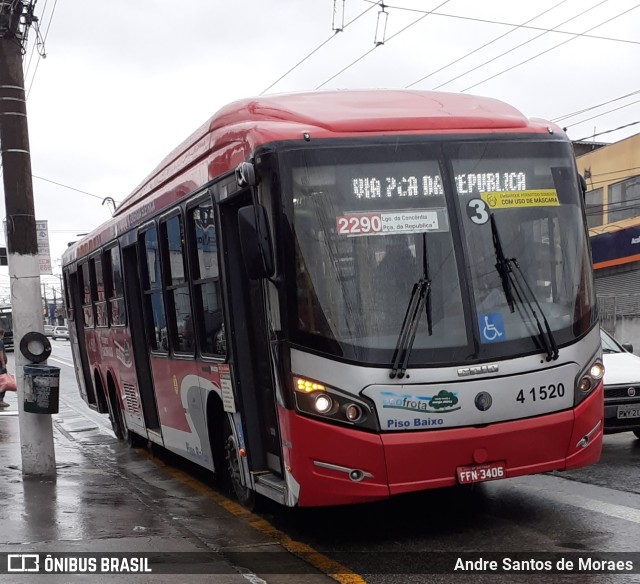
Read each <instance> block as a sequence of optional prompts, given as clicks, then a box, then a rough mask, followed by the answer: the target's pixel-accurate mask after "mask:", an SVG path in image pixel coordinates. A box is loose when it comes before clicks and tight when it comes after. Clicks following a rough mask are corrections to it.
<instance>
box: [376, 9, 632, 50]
mask: <svg viewBox="0 0 640 584" xmlns="http://www.w3.org/2000/svg"><path fill="white" fill-rule="evenodd" d="M363 1H364V2H372V3H374V0H363ZM375 3H376V4H377V2H375ZM384 6H385V8H390V9H392V10H401V11H406V12H417V13H420V14H425V13H426V12H427V11H426V10H419V9H417V8H405V7H403V6H393V5H390V4H385V5H384ZM429 14H432V15H433V16H442V17H444V18H454V19H457V20H468V21H471V22H480V23H482V24H497V25H500V26H511V27H517V28H523V29H526V30H537V31H547V32H553V33H554V34H564V35H571V36H574V37H584V38H588V39H597V40H601V41H612V42H616V43H627V44H631V45H640V41H633V40H631V39H621V38H615V37H607V36H601V35H596V34H585V33H582V32H571V31H568V30H558V29H550V28H544V27H541V26H527V25H524V24H517V23H515V22H504V21H501V20H489V19H486V18H475V17H473V16H461V15H459V14H447V13H445V12H435V11H434V12H430V13H429Z"/></svg>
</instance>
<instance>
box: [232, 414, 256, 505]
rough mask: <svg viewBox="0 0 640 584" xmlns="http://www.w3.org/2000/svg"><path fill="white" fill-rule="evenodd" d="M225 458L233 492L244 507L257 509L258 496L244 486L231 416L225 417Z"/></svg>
mask: <svg viewBox="0 0 640 584" xmlns="http://www.w3.org/2000/svg"><path fill="white" fill-rule="evenodd" d="M224 458H225V463H226V470H227V476H228V479H229V482H230V483H231V486H232V488H233V492H234V494H235V496H236V498H237V499H238V501H239V502H240V504H241V505H242V506H243V507H246V508H247V509H249V510H250V511H251V510H253V509H254V508H255V505H256V494H255V492H254V491H252V490H251V489H250V488H249V487H246V486H245V485H243V484H242V474H241V470H240V465H241V464H242V463H241V461H240V454H239V449H238V443H237V441H236V436H235V434H234V432H233V429H232V427H231V422H230V421H229V416H225V417H224Z"/></svg>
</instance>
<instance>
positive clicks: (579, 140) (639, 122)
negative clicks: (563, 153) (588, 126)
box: [573, 121, 640, 142]
mask: <svg viewBox="0 0 640 584" xmlns="http://www.w3.org/2000/svg"><path fill="white" fill-rule="evenodd" d="M636 124H640V121H637V122H631V123H630V124H625V125H624V126H618V127H617V128H613V130H605V131H604V132H598V133H597V134H591V136H586V137H584V138H580V139H578V140H573V141H574V142H586V141H587V140H590V139H591V138H595V137H596V136H602V135H603V134H611V132H617V131H618V130H623V129H624V128H629V127H630V126H635V125H636Z"/></svg>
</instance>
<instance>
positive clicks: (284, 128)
mask: <svg viewBox="0 0 640 584" xmlns="http://www.w3.org/2000/svg"><path fill="white" fill-rule="evenodd" d="M550 126H551V127H553V128H554V131H560V129H559V128H557V127H555V126H553V125H552V124H550V123H549V122H546V121H543V120H533V119H528V118H526V117H525V116H524V115H523V114H522V113H521V112H520V111H518V110H517V109H515V108H514V107H512V106H510V105H508V104H506V103H504V102H502V101H499V100H497V99H493V98H488V97H478V96H474V95H467V94H457V93H443V92H432V91H415V90H406V89H403V90H349V91H327V92H308V93H292V94H281V95H273V96H265V97H256V98H247V99H242V100H239V101H236V102H233V103H231V104H229V105H227V106H225V107H223V108H222V109H221V110H219V111H218V112H217V113H216V114H214V115H213V117H211V118H210V119H209V120H208V121H207V122H206V123H205V124H203V125H202V126H201V127H200V128H199V129H198V130H196V131H195V132H194V133H193V134H191V136H189V137H188V138H187V139H186V140H185V141H184V142H182V144H180V145H179V146H178V147H177V148H175V149H174V150H173V151H172V152H171V153H170V154H169V155H168V156H166V157H165V158H164V160H163V161H162V162H161V163H160V164H159V165H158V166H157V167H156V169H155V170H154V171H153V172H152V173H151V174H150V175H149V176H148V177H147V178H146V179H145V180H144V181H143V182H142V183H141V184H140V185H139V186H138V187H137V188H136V189H135V190H134V191H133V192H132V193H131V194H130V195H129V196H128V197H127V198H126V199H125V200H124V201H123V202H122V203H121V204H120V205H119V206H118V208H117V209H116V211H115V213H114V216H113V218H112V219H111V220H110V221H108V222H107V223H106V224H104V225H103V226H102V227H101V228H98V230H96V232H94V233H93V234H90V235H88V236H86V237H85V239H84V240H81V241H80V242H78V243H77V244H74V245H73V246H72V248H73V249H74V250H75V249H78V246H80V247H81V248H84V249H83V250H82V252H81V253H86V252H88V251H90V250H91V249H93V248H94V247H96V246H100V245H101V244H103V243H106V241H108V240H109V239H112V238H113V237H115V236H116V235H118V234H119V233H121V232H123V231H124V230H126V228H128V227H130V226H132V225H133V224H135V223H137V222H138V221H140V220H141V219H142V218H144V216H146V215H148V214H149V213H150V212H151V211H157V210H159V208H162V206H164V205H166V204H170V202H171V200H177V199H179V198H181V197H183V196H185V195H187V194H189V193H190V192H192V191H193V190H194V189H195V188H197V187H199V186H201V185H202V184H205V183H206V182H208V181H210V180H212V179H213V178H215V177H216V176H219V175H221V174H224V173H225V172H228V171H230V170H232V169H233V168H235V167H236V166H237V165H238V164H239V163H240V162H242V161H244V160H246V159H247V158H248V157H249V156H250V155H251V153H252V152H253V151H254V150H255V148H257V147H258V146H260V145H262V144H266V143H268V142H274V141H277V140H294V139H301V138H302V136H303V134H304V133H308V134H309V135H310V136H311V137H312V138H316V139H317V138H330V137H356V136H364V135H385V134H425V133H438V134H443V133H457V134H459V133H463V132H465V133H466V132H473V133H476V132H506V133H508V132H533V133H542V132H547V131H548V130H547V129H548V128H549V127H550ZM205 158H206V161H205V163H204V164H202V162H203V161H204V160H205ZM187 169H190V170H191V173H190V176H191V177H192V178H193V179H195V180H184V178H183V179H182V180H179V178H178V177H179V176H181V175H182V176H184V175H185V171H186V170H187ZM156 194H158V195H160V194H165V195H170V196H166V197H163V199H165V201H166V202H165V201H163V205H159V208H158V207H157V206H156V205H150V204H148V202H149V201H152V200H153V199H154V198H155V197H154V195H156ZM97 231H100V232H101V233H97ZM108 233H110V236H108V237H107V238H106V241H105V240H104V239H105V238H104V237H101V236H102V235H108ZM96 238H97V240H96ZM90 240H91V241H93V243H90V244H89V245H88V247H87V246H85V245H84V242H87V241H90ZM68 251H69V250H68ZM69 255H71V256H74V257H69ZM75 256H76V254H75V253H73V254H68V253H65V254H64V259H67V260H68V261H73V259H75ZM64 263H67V262H66V261H65V262H64Z"/></svg>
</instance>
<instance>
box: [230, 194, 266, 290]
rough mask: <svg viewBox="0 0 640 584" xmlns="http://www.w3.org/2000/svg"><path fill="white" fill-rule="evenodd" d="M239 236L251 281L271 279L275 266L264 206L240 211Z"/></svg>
mask: <svg viewBox="0 0 640 584" xmlns="http://www.w3.org/2000/svg"><path fill="white" fill-rule="evenodd" d="M238 234H239V236H240V247H241V249H242V259H243V261H244V267H245V269H246V270H247V275H248V276H249V279H251V280H260V279H261V278H270V277H271V276H272V275H273V271H274V265H273V247H272V245H271V235H270V232H269V221H268V219H267V210H266V209H265V208H264V207H263V206H262V205H250V206H248V207H242V208H240V209H238Z"/></svg>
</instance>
